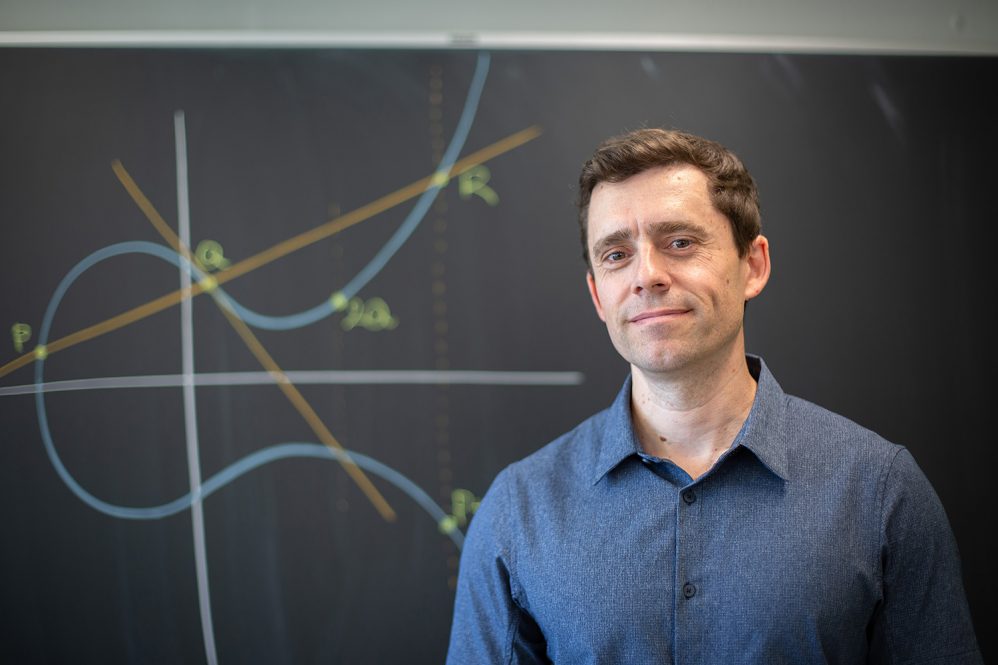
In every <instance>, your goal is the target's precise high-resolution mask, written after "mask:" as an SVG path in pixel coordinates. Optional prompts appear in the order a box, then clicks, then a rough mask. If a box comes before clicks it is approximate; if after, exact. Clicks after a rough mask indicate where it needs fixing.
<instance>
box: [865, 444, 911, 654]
mask: <svg viewBox="0 0 998 665" xmlns="http://www.w3.org/2000/svg"><path fill="white" fill-rule="evenodd" d="M904 450H905V448H904V446H897V449H896V450H895V451H894V453H893V454H892V455H890V457H888V458H887V460H886V463H885V464H884V466H883V469H881V472H880V478H879V479H878V482H877V486H878V487H877V493H878V494H879V498H878V501H877V503H878V505H879V510H878V511H877V532H878V533H877V549H876V551H875V552H874V555H875V556H876V561H875V563H876V565H875V566H874V568H873V569H874V571H876V575H877V584H878V586H879V587H880V589H881V590H883V588H884V568H883V555H882V552H883V551H884V547H885V545H886V538H887V527H886V519H885V518H886V515H884V511H885V509H886V503H887V482H888V480H889V479H890V475H891V471H892V470H893V469H894V463H895V462H896V461H897V459H898V456H900V455H901V453H902V452H904ZM881 595H883V591H881ZM886 600H887V599H886V598H882V602H886ZM883 616H884V636H885V639H886V640H887V648H888V653H890V654H894V653H896V652H895V649H894V631H893V628H892V626H891V625H890V618H889V616H888V613H887V612H884V615H883ZM891 660H892V661H893V660H894V658H893V656H891Z"/></svg>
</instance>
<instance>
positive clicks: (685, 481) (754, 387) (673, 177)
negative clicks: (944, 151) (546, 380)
mask: <svg viewBox="0 0 998 665" xmlns="http://www.w3.org/2000/svg"><path fill="white" fill-rule="evenodd" d="M579 222H580V226H581V231H582V239H583V248H584V253H585V257H586V261H587V263H588V266H589V270H588V272H587V275H586V281H587V283H588V285H589V292H590V294H591V295H592V300H593V304H594V306H595V308H596V313H597V314H598V315H599V317H600V319H602V320H603V321H604V322H605V323H606V326H607V330H608V331H609V333H610V339H611V340H612V341H613V344H614V346H615V347H616V349H617V351H618V352H619V353H620V354H621V355H622V356H623V357H624V358H625V359H626V360H627V361H628V362H629V363H630V365H631V373H630V377H629V379H628V380H627V381H626V382H625V384H624V387H623V389H622V390H621V391H620V394H619V395H618V397H617V399H616V401H615V402H614V403H613V405H612V406H611V407H610V408H609V409H607V410H605V411H603V412H601V413H599V414H597V415H595V416H593V417H592V418H590V419H589V420H587V421H585V422H583V423H582V424H581V425H579V426H578V427H577V428H576V429H574V430H573V431H571V432H569V433H567V434H565V435H563V436H562V437H560V438H559V439H557V440H555V441H554V442H552V443H550V444H549V445H548V446H546V447H544V448H543V449H541V450H540V451H538V452H536V453H534V454H533V455H531V456H530V457H528V458H526V459H524V460H522V461H520V462H518V463H515V464H513V465H511V466H509V467H508V468H507V469H505V470H504V471H503V472H502V473H500V474H499V476H498V477H497V478H496V480H495V482H494V483H493V485H492V487H491V488H490V489H489V491H488V493H487V495H486V496H485V498H484V500H483V501H482V504H481V507H480V508H479V510H478V512H477V513H476V515H475V517H474V519H473V520H472V523H471V526H470V529H469V532H468V538H467V540H466V542H465V546H464V551H463V553H462V558H461V569H460V579H459V582H458V591H457V600H456V605H455V609H454V625H453V629H452V634H451V642H450V651H449V655H448V662H449V663H454V664H465V663H535V662H556V663H611V664H614V665H618V664H622V663H678V664H685V663H705V664H713V663H717V664H719V665H731V664H735V663H763V664H766V665H769V664H774V663H794V664H797V663H898V664H900V663H905V664H911V663H933V664H936V665H942V664H943V663H945V664H947V665H950V664H954V663H956V664H963V663H980V662H981V657H980V654H979V652H978V649H977V645H976V640H975V637H974V632H973V628H972V625H971V621H970V616H969V611H968V609H967V603H966V600H965V597H964V591H963V587H962V583H961V580H960V570H959V561H958V555H957V551H956V546H955V543H954V540H953V536H952V533H951V531H950V527H949V524H948V522H947V519H946V515H945V513H944V512H943V508H942V506H941V505H940V503H939V500H938V498H937V497H936V495H935V493H934V492H933V490H932V488H931V487H930V485H929V483H928V481H927V480H926V478H925V476H924V475H923V474H922V472H921V471H920V470H919V469H918V467H917V466H916V464H915V461H914V460H913V459H912V457H911V455H910V454H909V453H908V452H907V451H906V450H905V449H904V448H902V447H900V446H896V445H893V444H891V443H888V442H887V441H885V440H883V439H882V438H880V437H878V436H877V435H876V434H874V433H872V432H870V431H868V430H865V429H863V428H861V427H859V426H858V425H856V424H855V423H852V422H850V421H848V420H846V419H845V418H842V417H841V416H837V415H835V414H832V413H830V412H828V411H825V410H823V409H821V408H820V407H817V406H815V405H813V404H810V403H808V402H805V401H803V400H800V399H797V398H794V397H790V396H788V395H786V394H784V393H783V391H782V390H781V389H780V386H779V384H778V383H777V382H776V380H775V379H774V378H773V376H772V375H771V374H770V373H769V371H768V369H767V368H766V365H765V364H764V363H763V361H762V360H761V359H760V358H757V357H752V356H748V357H747V356H746V355H745V340H744V329H743V316H744V310H745V303H746V302H747V301H749V300H751V299H752V298H754V297H755V296H757V295H759V293H760V292H762V290H763V288H764V287H765V285H766V282H767V281H768V279H769V274H770V257H769V244H768V242H767V240H766V238H765V237H764V236H762V235H761V234H760V222H759V208H758V197H757V194H756V188H755V183H754V182H753V180H752V178H751V176H750V175H749V174H748V172H747V171H746V170H745V168H744V166H743V165H742V163H741V162H740V161H739V159H738V158H737V157H736V156H735V155H733V154H732V153H731V152H729V151H728V150H726V149H725V148H724V147H722V146H720V145H718V144H716V143H714V142H712V141H708V140H706V139H703V138H700V137H697V136H692V135H689V134H685V133H681V132H676V131H665V130H654V129H652V130H641V131H637V132H633V133H631V134H628V135H625V136H622V137H617V138H614V139H610V140H609V141H607V142H605V143H604V144H602V145H601V146H600V147H599V148H598V149H597V150H596V152H595V154H594V155H593V157H592V158H591V159H590V160H589V161H588V162H587V163H586V165H585V166H584V168H583V171H582V175H581V177H580V197H579Z"/></svg>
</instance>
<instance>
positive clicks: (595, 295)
mask: <svg viewBox="0 0 998 665" xmlns="http://www.w3.org/2000/svg"><path fill="white" fill-rule="evenodd" d="M586 285H587V286H588V287H589V296H590V297H591V298H592V299H593V307H595V308H596V316H598V317H599V318H600V321H603V322H606V316H605V315H604V314H603V305H601V304H600V301H599V292H598V291H597V290H596V278H595V277H593V271H592V270H587V271H586Z"/></svg>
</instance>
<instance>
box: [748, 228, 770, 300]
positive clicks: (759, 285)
mask: <svg viewBox="0 0 998 665" xmlns="http://www.w3.org/2000/svg"><path fill="white" fill-rule="evenodd" d="M746 265H747V270H748V275H747V278H746V279H745V300H751V299H752V298H755V297H756V296H757V295H759V294H760V293H762V290H763V288H765V286H766V283H767V282H768V281H769V271H770V269H771V267H772V266H771V265H770V263H769V240H767V239H766V236H764V235H759V236H756V238H755V240H753V241H752V245H751V246H750V247H749V251H748V256H747V257H746Z"/></svg>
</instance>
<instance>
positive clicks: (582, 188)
mask: <svg viewBox="0 0 998 665" xmlns="http://www.w3.org/2000/svg"><path fill="white" fill-rule="evenodd" d="M679 164H689V165H690V166H694V167H696V168H698V169H700V170H701V171H703V173H704V175H706V176H707V181H708V186H709V187H710V199H711V201H712V202H713V203H714V207H715V208H717V210H718V211H719V212H720V213H721V214H723V215H724V216H725V217H727V218H728V221H729V222H730V223H731V231H732V233H733V234H734V237H735V246H736V247H737V248H738V255H739V256H745V254H746V252H748V250H749V247H750V246H751V245H752V241H753V240H755V238H756V237H757V236H758V235H759V233H760V232H761V230H762V223H761V220H760V217H759V194H758V191H757V190H756V187H755V181H754V180H753V179H752V176H751V175H749V172H748V170H747V169H746V168H745V166H744V165H743V164H742V161H741V160H740V159H738V157H737V156H736V155H735V154H734V153H733V152H731V151H730V150H728V149H727V148H725V147H724V146H722V145H721V144H720V143H716V142H714V141H710V140H708V139H705V138H703V137H700V136H696V135H694V134H687V133H685V132H680V131H677V130H671V129H639V130H636V131H633V132H630V133H628V134H623V135H621V136H615V137H613V138H610V139H607V140H606V141H604V142H603V143H601V144H600V145H599V147H598V148H596V152H594V153H593V156H592V157H590V158H589V161H587V162H586V163H585V165H584V166H583V167H582V173H581V174H580V175H579V200H578V206H579V231H580V233H581V238H582V257H583V258H584V259H585V261H586V266H587V267H588V268H589V269H590V270H592V264H591V263H590V260H589V237H588V236H589V228H588V227H589V219H588V217H589V200H590V199H591V198H592V195H593V189H595V188H596V185H598V184H599V183H601V182H622V181H624V180H627V179H628V178H630V177H631V176H633V175H637V174H638V173H641V172H642V171H647V170H648V169H651V168H655V167H657V166H672V165H679Z"/></svg>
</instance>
